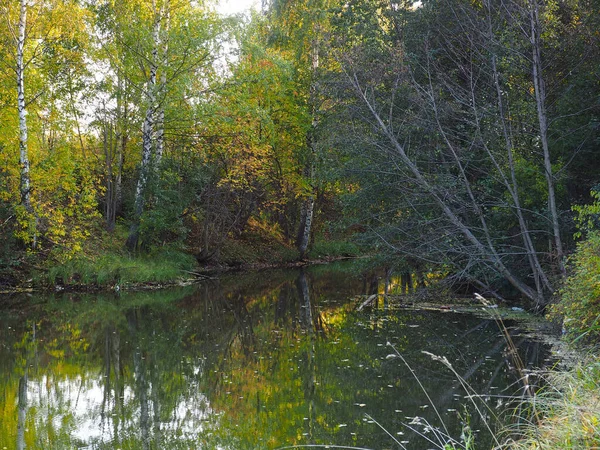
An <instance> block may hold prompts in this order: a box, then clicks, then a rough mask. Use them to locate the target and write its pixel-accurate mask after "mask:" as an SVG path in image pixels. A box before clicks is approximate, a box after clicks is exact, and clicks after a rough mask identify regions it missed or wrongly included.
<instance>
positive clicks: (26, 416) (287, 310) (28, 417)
mask: <svg viewBox="0 0 600 450" xmlns="http://www.w3.org/2000/svg"><path fill="white" fill-rule="evenodd" d="M372 280H373V277H370V278H368V279H367V278H365V277H363V276H360V275H356V274H354V272H352V271H348V270H344V271H338V270H329V269H320V270H317V271H314V270H313V271H307V272H301V271H273V272H262V273H258V274H247V275H234V276H227V277H224V278H222V279H220V280H212V281H207V282H205V283H202V284H201V285H198V286H190V287H186V288H176V289H169V290H164V291H158V292H138V293H122V294H121V295H117V294H114V295H106V294H103V295H76V294H65V295H62V296H53V297H46V298H41V297H30V298H27V299H15V298H12V299H10V300H9V301H8V302H7V301H6V299H4V303H5V304H6V303H9V304H11V305H13V306H12V307H10V308H9V307H6V306H5V307H4V309H3V310H0V449H1V448H8V449H11V448H28V449H70V448H77V449H144V450H145V449H180V448H181V449H200V448H202V449H231V450H237V449H276V448H282V447H289V446H295V445H298V446H301V445H316V444H335V445H339V446H349V447H350V446H351V447H361V448H368V449H397V448H403V446H405V447H406V448H410V449H411V450H412V449H429V448H439V447H440V445H441V443H443V441H444V440H445V439H448V436H452V437H453V438H455V439H456V440H457V441H459V442H460V436H461V432H462V430H463V428H464V426H465V424H466V423H468V425H469V426H470V428H471V429H472V430H474V432H475V434H476V436H477V440H478V442H479V444H480V445H479V446H478V448H486V447H487V448H489V447H490V446H491V445H492V444H493V438H492V437H491V435H490V434H489V432H488V431H487V430H486V427H485V425H484V423H483V422H482V421H481V420H480V419H479V416H478V414H477V412H476V410H475V409H474V407H473V405H472V404H471V402H469V401H468V400H466V399H465V391H464V389H463V388H462V387H461V385H460V383H459V382H458V381H457V378H456V376H455V375H454V374H453V373H452V372H451V370H449V369H448V368H447V367H445V366H444V365H443V364H441V363H440V362H438V361H434V360H432V358H431V357H429V356H427V355H426V354H424V353H422V351H428V352H431V353H433V354H435V355H440V356H446V357H447V358H448V360H449V361H451V363H452V365H453V367H454V369H455V370H456V372H457V373H459V374H460V375H461V376H462V377H463V378H464V379H465V380H467V382H468V383H469V385H470V386H471V387H472V388H473V389H474V391H475V392H477V393H478V394H481V395H482V400H481V401H480V402H479V404H480V407H481V408H482V411H485V414H486V415H490V416H493V415H494V414H500V413H501V412H502V411H503V410H504V405H505V403H506V399H505V396H511V395H514V394H519V393H520V390H521V387H520V385H519V383H518V381H517V379H516V374H515V372H514V371H513V370H512V369H511V366H512V363H511V360H510V358H509V357H508V356H507V355H508V354H507V352H506V345H505V343H504V340H503V339H502V337H501V334H500V333H499V331H498V328H497V326H496V324H495V322H494V321H493V320H490V319H482V318H478V317H474V316H470V315H465V314H457V313H451V312H446V313H442V312H432V311H415V310H412V309H406V308H400V307H397V306H394V307H392V306H391V305H387V304H385V303H384V302H383V300H381V301H379V302H378V303H377V305H375V306H374V307H371V308H366V309H365V310H363V311H360V312H357V311H356V306H357V304H360V300H357V299H356V295H360V294H365V292H368V291H369V290H370V291H371V292H372V290H373V289H374V284H373V282H372ZM363 299H364V297H363ZM0 301H1V300H0ZM513 332H514V333H515V341H516V342H517V345H518V346H519V349H520V352H521V356H522V358H523V360H524V361H525V363H526V364H527V365H528V366H538V365H540V364H543V360H544V358H546V357H547V356H548V353H549V352H548V348H546V347H545V346H544V345H543V344H541V343H540V342H537V341H532V340H529V339H526V338H522V337H518V335H517V333H518V332H517V330H513ZM396 351H397V352H398V353H400V354H401V355H402V356H403V358H404V359H405V360H406V363H408V365H410V367H411V368H412V369H413V371H414V372H412V373H411V370H410V369H409V368H408V367H407V365H406V364H405V363H404V362H403V361H402V360H401V358H399V357H398V356H397V353H396ZM415 375H416V376H417V377H418V379H419V382H420V383H421V384H422V386H423V388H421V387H420V385H419V382H417V380H416V379H415ZM423 389H424V390H425V391H426V392H427V394H428V396H429V398H430V399H431V401H432V402H430V400H429V399H428V397H427V395H426V394H425V393H424V390H423ZM432 403H433V404H432ZM433 405H435V408H436V409H437V413H436V411H435V410H434V406H433ZM486 405H487V406H488V407H489V409H487V410H486V409H485V408H484V407H485V406H486ZM438 413H439V415H440V416H441V420H440V418H439V417H438ZM490 422H491V423H492V426H495V425H494V424H495V423H496V422H495V421H494V420H490ZM428 424H430V425H431V427H428V426H427V425H428Z"/></svg>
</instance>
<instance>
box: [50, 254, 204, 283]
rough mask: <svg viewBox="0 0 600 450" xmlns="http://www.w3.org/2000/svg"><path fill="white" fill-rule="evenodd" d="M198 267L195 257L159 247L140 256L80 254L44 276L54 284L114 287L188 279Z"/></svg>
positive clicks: (52, 268) (51, 268)
mask: <svg viewBox="0 0 600 450" xmlns="http://www.w3.org/2000/svg"><path fill="white" fill-rule="evenodd" d="M195 268H196V261H195V259H194V257H193V256H191V255H188V254H186V253H183V252H180V251H177V250H174V249H159V250H155V251H153V252H151V253H150V254H148V255H141V256H132V255H129V254H127V253H125V252H119V253H107V254H103V255H100V256H96V257H91V256H81V257H78V258H74V259H72V260H70V261H68V262H66V263H64V264H60V265H56V266H53V267H50V268H49V269H48V272H47V274H46V275H45V278H46V282H47V283H50V284H52V285H55V284H60V285H65V286H81V285H95V286H112V285H121V284H130V283H150V282H168V281H175V280H178V279H182V278H189V277H190V274H189V272H192V271H193V270H194V269H195Z"/></svg>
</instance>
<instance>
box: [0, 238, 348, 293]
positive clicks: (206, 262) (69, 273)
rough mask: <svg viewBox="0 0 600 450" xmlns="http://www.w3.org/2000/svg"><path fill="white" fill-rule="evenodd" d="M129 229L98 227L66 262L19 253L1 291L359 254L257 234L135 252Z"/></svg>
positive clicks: (142, 282)
mask: <svg viewBox="0 0 600 450" xmlns="http://www.w3.org/2000/svg"><path fill="white" fill-rule="evenodd" d="M126 232H127V230H125V229H117V230H116V231H115V232H113V233H108V232H105V231H100V232H99V234H98V235H97V236H96V237H94V238H91V239H89V241H88V243H87V244H86V247H85V248H84V249H83V250H82V251H81V252H79V253H78V254H77V255H76V256H74V257H72V258H70V259H67V260H62V261H59V260H55V259H53V258H52V257H51V256H44V255H40V254H32V253H23V254H20V255H19V254H15V255H14V258H13V261H12V263H11V264H10V265H6V267H2V270H1V271H0V272H1V273H0V293H5V294H6V293H15V292H32V291H102V290H130V289H157V288H162V287H167V286H174V285H181V284H187V283H191V282H194V281H196V280H198V279H202V278H206V277H212V276H216V275H217V274H219V273H225V272H232V271H256V270H264V269H274V268H292V267H301V266H305V265H312V264H323V263H328V262H332V261H337V260H341V259H350V258H355V257H358V256H359V254H360V251H359V249H358V248H357V247H356V246H355V245H353V244H351V243H348V242H343V241H335V240H331V241H317V242H315V243H314V245H313V247H312V249H310V251H309V253H308V254H307V257H306V258H305V259H303V260H299V259H298V253H297V251H296V249H295V248H294V247H293V246H291V245H289V244H287V243H284V242H281V241H278V240H274V239H272V238H269V237H265V236H262V235H259V234H256V233H255V234H250V235H248V236H245V237H242V238H239V239H228V240H227V241H225V242H223V243H222V244H221V245H220V246H219V248H218V249H216V250H215V251H213V252H211V255H210V257H209V258H199V256H198V254H197V251H195V250H194V249H191V248H189V247H187V246H185V245H183V244H179V245H175V244H170V245H164V246H160V247H155V248H151V249H148V250H147V251H145V252H139V253H136V254H132V253H130V252H128V251H127V250H126V249H125V247H124V245H123V242H125V237H126Z"/></svg>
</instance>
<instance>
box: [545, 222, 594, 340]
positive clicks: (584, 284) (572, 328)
mask: <svg viewBox="0 0 600 450" xmlns="http://www.w3.org/2000/svg"><path fill="white" fill-rule="evenodd" d="M570 263H571V271H572V272H571V275H570V276H569V278H568V279H567V280H566V282H565V285H564V286H563V288H562V289H561V291H560V302H559V303H558V304H556V305H552V307H551V310H550V315H551V317H557V316H560V317H562V318H563V320H564V326H565V329H566V330H567V331H568V332H569V335H570V336H571V337H572V338H575V339H584V340H586V341H594V342H599V341H600V232H599V231H592V232H590V233H588V237H587V239H586V240H584V241H582V242H580V243H579V244H578V245H577V251H576V252H575V253H574V254H573V256H572V257H571V259H570Z"/></svg>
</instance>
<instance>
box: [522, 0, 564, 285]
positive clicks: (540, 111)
mask: <svg viewBox="0 0 600 450" xmlns="http://www.w3.org/2000/svg"><path fill="white" fill-rule="evenodd" d="M530 20H531V38H530V39H531V47H532V53H533V64H532V76H533V87H534V90H535V102H536V108H537V115H538V122H539V126H540V140H541V143H542V150H543V153H544V175H545V176H546V182H547V184H548V209H549V212H550V218H551V221H552V231H553V235H554V245H555V247H556V249H555V250H556V258H557V260H558V261H557V262H558V268H559V271H560V273H561V274H562V275H566V270H565V266H564V264H563V258H564V252H563V246H562V240H561V237H560V222H559V217H558V210H557V208H556V194H555V190H554V175H553V173H552V160H551V158H550V150H549V146H548V116H547V113H546V86H545V83H544V75H543V68H542V51H541V50H542V49H541V47H542V44H541V39H540V33H541V31H540V25H541V24H540V18H539V8H538V4H537V0H530Z"/></svg>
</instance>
